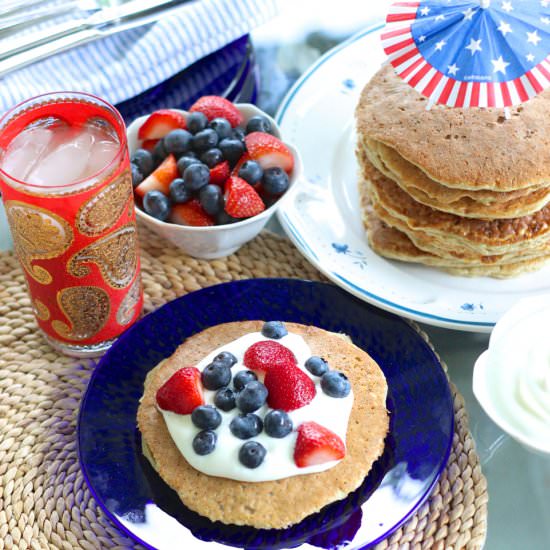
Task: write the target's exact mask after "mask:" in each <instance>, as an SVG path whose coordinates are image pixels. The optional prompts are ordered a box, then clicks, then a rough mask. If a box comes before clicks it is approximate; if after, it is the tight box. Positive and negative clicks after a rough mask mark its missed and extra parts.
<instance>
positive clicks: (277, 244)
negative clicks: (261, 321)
mask: <svg viewBox="0 0 550 550" xmlns="http://www.w3.org/2000/svg"><path fill="white" fill-rule="evenodd" d="M140 230H141V247H142V251H141V253H142V260H143V263H142V266H143V283H144V287H145V294H146V302H145V311H146V312H149V311H152V310H154V309H156V308H157V307H158V306H160V305H161V304H164V303H165V302H167V301H169V300H172V299H174V298H176V297H177V296H181V295H182V294H185V293H187V292H191V291H193V290H197V289H199V288H203V287H205V286H209V285H212V284H216V283H220V282H224V281H231V280H235V279H246V278H250V277H301V278H307V279H313V280H315V279H320V278H321V276H320V274H319V273H318V272H317V271H316V270H315V269H314V268H313V267H312V266H311V265H309V264H308V263H307V262H306V261H305V260H304V259H303V258H302V257H301V256H300V254H299V253H298V252H297V250H296V249H294V248H293V247H292V245H291V244H290V243H289V242H288V241H287V240H285V239H282V238H280V237H277V236H275V235H273V234H270V233H263V234H262V235H260V236H259V237H258V238H256V239H255V240H254V241H253V242H251V243H249V244H248V245H247V246H245V247H244V248H242V249H241V250H240V251H239V252H238V253H236V254H234V255H232V256H230V257H228V258H226V259H221V260H212V261H203V260H195V259H193V258H189V257H187V256H185V255H184V254H183V253H182V252H181V251H179V250H177V249H176V248H174V247H172V246H170V245H167V244H166V242H165V241H163V240H161V239H160V238H158V237H157V236H156V235H153V234H151V233H149V232H147V230H145V229H144V228H140ZM93 368H94V362H93V361H90V360H88V361H82V360H80V361H78V360H74V359H70V358H68V357H65V356H62V355H59V354H58V353H56V352H55V351H53V350H52V348H50V347H49V346H48V344H46V343H45V341H44V340H43V339H42V337H41V336H40V334H39V333H38V331H37V327H36V324H35V322H34V318H33V314H32V311H31V306H30V301H29V298H28V296H27V292H26V288H25V283H24V279H23V274H22V271H21V269H20V268H19V265H18V263H17V261H16V259H15V258H14V256H13V255H12V254H11V253H2V254H0V550H3V549H11V548H16V549H25V548H33V549H39V548H40V549H42V548H49V549H52V550H60V549H67V550H72V549H76V548H78V549H80V548H83V549H89V550H97V549H104V548H105V549H110V548H139V546H138V545H136V544H135V543H134V542H133V541H132V540H131V539H129V538H128V537H126V536H125V535H124V534H123V533H121V532H120V531H118V529H117V528H116V527H114V526H113V525H112V524H111V523H110V522H109V520H108V519H107V518H106V517H105V516H104V515H103V513H102V511H101V509H100V508H99V506H98V505H97V503H96V502H95V501H94V499H93V498H92V497H91V495H90V492H89V491H88V488H87V487H86V484H85V482H84V479H83V477H82V474H81V472H80V468H79V464H78V458H77V453H76V418H77V413H78V407H79V402H80V398H81V396H82V393H83V391H84V389H85V387H86V384H87V382H88V379H89V377H90V374H91V372H92V370H93ZM451 388H452V392H453V396H454V410H455V419H456V426H455V434H454V439H453V446H452V451H451V456H450V459H449V463H448V465H447V467H446V468H445V471H444V472H443V475H442V476H441V478H440V480H439V482H438V483H437V485H436V486H435V488H434V491H433V493H432V495H431V496H430V498H429V499H428V500H427V501H426V503H425V504H424V505H423V506H422V507H421V508H420V509H419V510H418V512H417V513H416V514H415V516H414V517H413V518H411V519H410V520H409V521H408V522H407V523H406V524H405V525H404V526H403V527H402V528H401V529H399V530H397V531H396V532H395V533H394V534H393V535H392V536H391V537H390V538H389V539H387V540H386V541H384V542H382V543H380V544H379V545H378V546H377V548H378V549H380V550H381V549H388V548H391V549H397V548H399V549H413V548H414V549H416V548H426V549H428V548H429V549H458V548H472V549H473V548H481V547H482V546H483V542H484V540H485V535H486V528H487V520H486V518H487V486H486V481H485V478H484V476H483V474H482V472H481V467H480V464H479V458H478V456H477V454H476V451H475V445H474V441H473V439H472V436H471V434H470V432H469V429H468V417H467V413H466V410H465V408H464V400H463V398H462V396H461V395H460V394H459V393H458V392H457V391H456V388H455V387H454V386H453V385H452V384H451Z"/></svg>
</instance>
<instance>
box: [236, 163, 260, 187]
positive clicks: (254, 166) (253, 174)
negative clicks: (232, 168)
mask: <svg viewBox="0 0 550 550" xmlns="http://www.w3.org/2000/svg"><path fill="white" fill-rule="evenodd" d="M263 175H264V171H263V170H262V167H261V166H260V165H259V164H258V163H257V162H256V161H255V160H247V161H246V162H244V163H243V165H242V166H241V167H240V168H239V178H243V180H244V181H247V182H248V183H250V185H256V184H257V183H258V182H259V181H260V180H261V179H262V176H263Z"/></svg>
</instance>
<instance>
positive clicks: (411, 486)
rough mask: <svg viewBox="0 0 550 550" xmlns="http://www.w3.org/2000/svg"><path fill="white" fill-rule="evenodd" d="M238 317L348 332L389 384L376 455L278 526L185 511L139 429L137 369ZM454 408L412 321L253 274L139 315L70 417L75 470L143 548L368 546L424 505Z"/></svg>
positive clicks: (142, 371)
mask: <svg viewBox="0 0 550 550" xmlns="http://www.w3.org/2000/svg"><path fill="white" fill-rule="evenodd" d="M246 319H283V320H286V321H294V322H298V323H303V324H312V325H316V326H318V327H321V328H324V329H327V330H330V331H337V332H344V333H346V334H348V335H349V336H350V337H351V338H352V339H353V341H354V342H355V344H357V345H358V346H360V347H361V348H363V349H365V350H366V351H368V353H369V354H370V355H371V356H372V357H373V358H374V359H375V360H376V361H377V362H378V364H379V365H380V366H381V368H382V370H383V371H384V374H385V376H386V378H387V381H388V387H389V392H388V400H387V406H388V409H389V411H390V413H391V425H390V433H389V435H388V437H387V439H386V448H385V452H384V454H383V455H382V457H381V458H380V459H379V460H378V461H377V462H376V463H375V465H374V466H373V469H372V471H371V472H370V474H369V475H368V477H367V478H366V479H365V481H364V483H363V484H362V485H361V487H359V489H357V490H356V491H355V492H353V493H351V494H350V495H348V497H347V498H345V499H344V500H341V501H338V502H335V503H333V504H330V505H328V506H326V507H325V508H323V509H322V510H321V511H320V512H319V513H317V514H314V515H312V516H309V517H308V518H306V519H304V520H303V521H302V522H300V523H299V524H297V525H294V526H293V527H291V528H289V529H284V530H258V529H251V528H244V527H234V526H226V525H223V524H221V523H218V522H216V523H213V522H211V521H209V520H208V519H206V518H203V517H201V516H199V515H198V514H196V513H194V512H192V511H191V510H189V509H188V508H186V507H185V506H184V505H183V504H182V503H181V501H180V500H179V498H178V497H177V495H176V493H175V492H174V491H172V490H171V489H170V488H169V487H168V486H167V485H166V484H165V483H164V482H163V481H162V480H161V478H160V477H159V476H158V475H157V474H156V473H155V471H154V470H153V469H152V468H151V467H150V466H149V463H148V462H147V461H146V460H145V459H144V458H143V456H142V453H141V442H140V435H139V432H138V430H137V428H136V411H137V407H138V400H139V398H140V396H141V395H142V390H143V381H144V379H145V375H146V373H147V372H148V371H149V370H150V369H151V368H153V367H154V366H155V365H156V364H157V363H158V362H159V361H160V360H161V359H163V358H165V357H168V356H169V355H171V354H172V352H173V351H174V350H175V349H176V347H177V346H178V345H179V344H181V342H182V341H183V340H184V339H185V338H187V337H188V336H191V335H192V334H194V333H196V332H199V331H201V330H204V329H205V328H207V327H210V326H212V325H216V324H219V323H225V322H229V321H241V320H246ZM452 436H453V406H452V399H451V394H450V390H449V386H448V383H447V378H446V376H445V373H444V372H443V369H442V368H441V365H440V363H439V361H438V360H437V357H436V356H435V355H434V353H433V352H432V350H431V349H430V347H429V346H428V345H427V344H426V342H425V341H424V340H423V339H422V337H421V336H419V334H418V333H417V332H416V331H415V330H414V328H412V327H411V326H410V324H409V323H407V322H406V321H404V320H403V319H400V318H399V317H396V316H395V315H392V314H390V313H387V312H384V311H381V310H379V309H376V308H374V307H372V306H370V305H368V304H366V303H365V302H363V301H361V300H359V299H357V298H355V297H353V296H351V295H350V294H348V293H346V292H345V291H343V290H341V289H340V288H338V287H336V286H333V285H331V284H325V283H315V282H310V281H300V280H293V279H254V280H247V281H238V282H232V283H224V284H221V285H217V286H213V287H210V288H206V289H203V290H200V291H198V292H193V293H191V294H188V295H186V296H183V297H182V298H179V299H177V300H174V301H173V302H170V303H168V304H166V305H165V306H163V307H162V308H160V309H159V310H157V311H155V312H154V313H151V314H149V315H147V316H146V317H145V318H144V319H142V320H141V321H140V322H138V323H137V324H136V325H135V326H133V327H132V328H130V329H129V330H128V331H127V332H126V333H125V334H123V335H122V336H121V337H120V339H119V340H118V341H117V342H116V344H115V345H114V346H113V347H112V348H111V349H110V351H109V352H108V353H107V354H106V355H105V356H104V357H103V359H102V360H101V362H100V363H99V365H98V367H97V369H96V370H95V372H94V374H93V376H92V378H91V380H90V383H89V385H88V389H87V391H86V394H85V395H84V398H83V401H82V405H81V409H80V416H79V422H78V443H79V456H80V463H81V466H82V470H83V472H84V476H85V478H86V480H87V482H88V485H89V487H90V490H91V491H92V493H93V495H94V496H95V498H96V500H97V502H98V504H99V505H100V506H101V507H102V508H103V510H104V511H105V513H106V514H107V516H108V517H109V518H110V519H111V520H112V521H113V522H114V523H115V524H116V525H117V526H118V527H120V528H121V529H123V530H124V531H126V532H127V533H128V534H129V535H130V536H132V537H133V538H134V539H135V540H137V541H139V542H141V543H142V544H144V545H145V546H146V547H148V548H154V549H157V550H161V549H162V550H172V549H173V548H174V547H175V545H176V542H175V541H177V547H178V548H193V550H195V549H198V548H202V547H204V548H205V549H211V548H212V543H213V542H216V543H218V544H223V545H229V546H234V547H238V548H247V549H250V550H253V549H258V550H259V549H269V550H274V549H277V548H295V547H299V546H300V545H308V546H307V548H311V546H314V547H319V548H327V549H329V548H339V549H341V548H350V549H351V548H365V547H367V546H370V545H371V544H375V543H376V542H378V541H380V540H381V539H383V538H385V537H387V536H388V535H389V534H390V533H391V532H392V531H394V530H395V529H396V528H397V527H399V526H400V525H401V524H402V523H403V522H405V521H406V520H407V518H408V517H409V516H410V515H411V514H412V513H413V512H414V511H415V510H416V509H417V508H418V507H419V506H420V505H421V504H422V502H423V501H424V500H425V499H426V498H427V496H428V495H429V493H430V491H431V489H432V487H433V485H434V483H435V482H436V480H437V479H438V477H439V475H440V474H441V471H442V469H443V468H444V466H445V464H446V462H447V459H448V456H449V451H450V447H451V442H452Z"/></svg>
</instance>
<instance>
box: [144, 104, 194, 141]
mask: <svg viewBox="0 0 550 550" xmlns="http://www.w3.org/2000/svg"><path fill="white" fill-rule="evenodd" d="M178 128H183V129H185V128H187V124H186V122H185V117H184V116H183V115H182V114H180V113H176V112H175V111H171V110H170V109H161V110H160V111H155V112H154V113H152V114H151V115H149V118H148V119H147V120H146V121H145V122H144V123H143V124H142V125H141V128H140V129H139V131H138V139H141V140H150V139H160V138H163V137H164V136H165V135H167V134H169V133H170V132H171V131H172V130H176V129H178Z"/></svg>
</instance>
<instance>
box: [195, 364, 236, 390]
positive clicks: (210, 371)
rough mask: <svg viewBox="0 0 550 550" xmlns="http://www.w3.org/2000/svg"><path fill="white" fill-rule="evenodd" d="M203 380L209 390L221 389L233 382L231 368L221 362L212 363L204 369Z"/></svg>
mask: <svg viewBox="0 0 550 550" xmlns="http://www.w3.org/2000/svg"><path fill="white" fill-rule="evenodd" d="M201 380H202V385H203V386H204V387H205V388H206V389H207V390H219V389H220V388H223V387H224V386H227V385H228V384H229V382H231V370H230V369H229V367H224V366H223V365H220V364H219V363H210V364H209V365H207V366H206V367H205V368H204V370H203V371H202V373H201Z"/></svg>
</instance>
